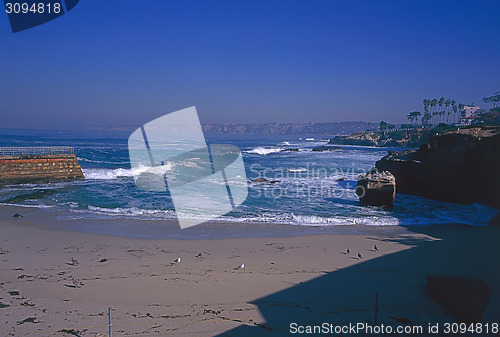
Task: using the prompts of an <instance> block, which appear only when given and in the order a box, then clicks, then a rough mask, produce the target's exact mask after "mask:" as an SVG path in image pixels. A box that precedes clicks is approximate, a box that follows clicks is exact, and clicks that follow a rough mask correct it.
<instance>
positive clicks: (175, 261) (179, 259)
mask: <svg viewBox="0 0 500 337" xmlns="http://www.w3.org/2000/svg"><path fill="white" fill-rule="evenodd" d="M179 262H181V258H180V257H178V258H176V259H175V260H174V261H173V262H170V265H171V266H173V265H174V264H177V263H179Z"/></svg>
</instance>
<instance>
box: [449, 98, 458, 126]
mask: <svg viewBox="0 0 500 337" xmlns="http://www.w3.org/2000/svg"><path fill="white" fill-rule="evenodd" d="M455 103H457V102H455V100H454V99H452V100H451V102H450V104H451V109H452V110H453V117H454V118H453V119H454V120H455V115H456V114H457V111H458V109H457V106H456V105H455ZM453 123H455V121H453Z"/></svg>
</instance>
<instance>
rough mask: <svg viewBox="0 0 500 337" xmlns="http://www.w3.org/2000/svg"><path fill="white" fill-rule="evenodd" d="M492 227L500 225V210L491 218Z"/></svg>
mask: <svg viewBox="0 0 500 337" xmlns="http://www.w3.org/2000/svg"><path fill="white" fill-rule="evenodd" d="M490 226H491V227H500V212H498V214H497V215H496V216H494V217H493V218H491V220H490Z"/></svg>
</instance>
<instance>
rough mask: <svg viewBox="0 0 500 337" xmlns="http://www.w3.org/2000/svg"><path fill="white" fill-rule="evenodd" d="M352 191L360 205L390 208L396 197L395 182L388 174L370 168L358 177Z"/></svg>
mask: <svg viewBox="0 0 500 337" xmlns="http://www.w3.org/2000/svg"><path fill="white" fill-rule="evenodd" d="M354 191H355V192H356V194H357V195H358V197H359V202H360V203H361V204H362V205H370V206H391V205H392V203H393V202H394V198H395V197H396V180H395V178H394V176H393V175H392V174H391V173H390V172H387V171H383V172H379V171H378V170H377V169H376V168H372V169H371V170H370V171H368V173H367V174H362V175H360V176H359V177H358V183H357V184H356V189H355V190H354Z"/></svg>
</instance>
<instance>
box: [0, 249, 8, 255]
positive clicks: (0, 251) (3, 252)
mask: <svg viewBox="0 0 500 337" xmlns="http://www.w3.org/2000/svg"><path fill="white" fill-rule="evenodd" d="M8 252H9V251H8V250H7V249H5V248H0V254H7V253H8Z"/></svg>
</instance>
